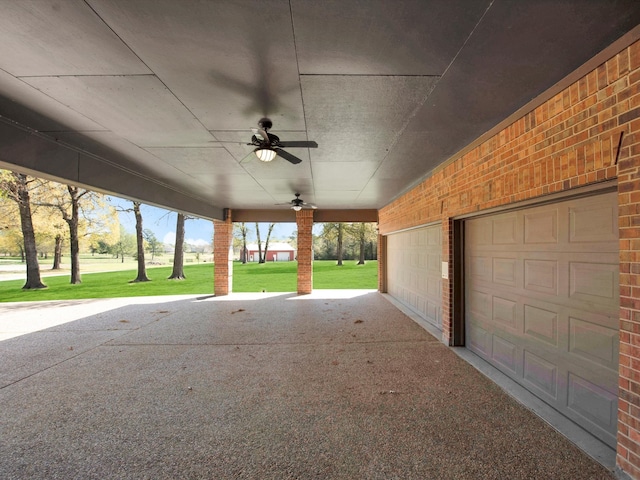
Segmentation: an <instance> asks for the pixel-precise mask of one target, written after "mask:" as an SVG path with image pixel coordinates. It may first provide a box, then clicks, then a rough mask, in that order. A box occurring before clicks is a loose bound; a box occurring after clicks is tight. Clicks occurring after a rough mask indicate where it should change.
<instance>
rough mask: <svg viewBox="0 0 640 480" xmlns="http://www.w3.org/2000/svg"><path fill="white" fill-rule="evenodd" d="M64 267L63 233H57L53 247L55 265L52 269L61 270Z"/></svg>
mask: <svg viewBox="0 0 640 480" xmlns="http://www.w3.org/2000/svg"><path fill="white" fill-rule="evenodd" d="M61 268H62V235H60V234H58V235H56V243H55V246H54V247H53V267H51V270H60V269H61Z"/></svg>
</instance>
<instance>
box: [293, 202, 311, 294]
mask: <svg viewBox="0 0 640 480" xmlns="http://www.w3.org/2000/svg"><path fill="white" fill-rule="evenodd" d="M296 223H297V224H298V294H299V295H302V294H305V293H311V291H312V290H313V232H312V230H313V210H299V211H297V212H296Z"/></svg>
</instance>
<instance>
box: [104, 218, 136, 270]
mask: <svg viewBox="0 0 640 480" xmlns="http://www.w3.org/2000/svg"><path fill="white" fill-rule="evenodd" d="M135 247H136V236H135V235H132V234H130V233H127V232H126V230H125V229H124V226H122V225H121V226H120V238H119V239H118V241H117V242H116V243H114V244H113V246H112V247H111V248H110V250H111V252H112V253H113V254H114V255H115V257H116V258H118V257H121V258H122V260H121V262H122V263H124V256H125V255H131V254H132V253H133V252H134V251H135Z"/></svg>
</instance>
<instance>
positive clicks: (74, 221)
mask: <svg viewBox="0 0 640 480" xmlns="http://www.w3.org/2000/svg"><path fill="white" fill-rule="evenodd" d="M67 190H69V195H70V196H71V217H66V218H65V221H66V222H67V224H68V225H69V243H70V246H71V284H72V285H78V284H80V283H82V280H81V279H80V240H79V238H78V217H79V214H78V198H79V197H78V187H72V186H71V185H68V186H67Z"/></svg>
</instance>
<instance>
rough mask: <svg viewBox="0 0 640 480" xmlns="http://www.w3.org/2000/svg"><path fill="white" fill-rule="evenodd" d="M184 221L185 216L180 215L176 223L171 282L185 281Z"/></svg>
mask: <svg viewBox="0 0 640 480" xmlns="http://www.w3.org/2000/svg"><path fill="white" fill-rule="evenodd" d="M184 221H185V216H184V214H182V213H178V219H177V221H176V244H175V247H174V252H173V271H172V272H171V275H170V276H169V278H168V279H169V280H184V279H185V278H187V277H185V275H184V252H183V248H184Z"/></svg>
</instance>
